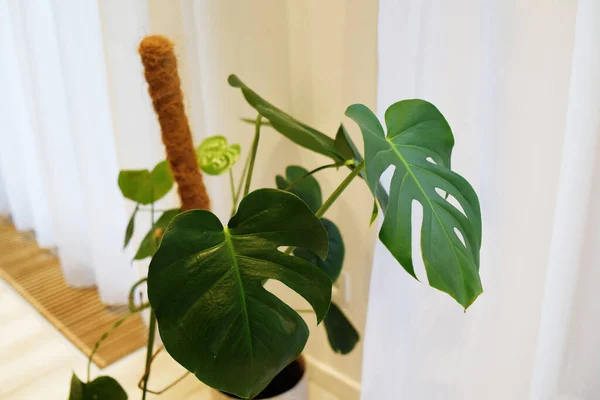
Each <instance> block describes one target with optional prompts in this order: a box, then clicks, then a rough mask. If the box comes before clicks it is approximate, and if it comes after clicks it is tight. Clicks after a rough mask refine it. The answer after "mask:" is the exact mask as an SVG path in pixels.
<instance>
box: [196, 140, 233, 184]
mask: <svg viewBox="0 0 600 400" xmlns="http://www.w3.org/2000/svg"><path fill="white" fill-rule="evenodd" d="M240 152H241V148H240V145H239V144H232V145H228V144H227V138H225V136H211V137H207V138H206V139H204V140H203V141H202V143H200V145H199V146H198V147H197V148H196V157H197V158H198V166H199V167H200V169H202V171H204V172H206V173H207V174H209V175H221V174H223V173H225V172H227V171H229V170H230V169H231V167H233V165H234V164H235V163H236V162H237V161H238V159H239V158H240Z"/></svg>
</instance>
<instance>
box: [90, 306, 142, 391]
mask: <svg viewBox="0 0 600 400" xmlns="http://www.w3.org/2000/svg"><path fill="white" fill-rule="evenodd" d="M133 314H135V313H132V312H129V313H127V314H125V315H124V316H123V317H121V319H119V320H118V321H117V322H115V323H114V325H113V326H111V328H110V329H109V330H107V331H106V332H104V333H103V334H102V336H101V337H100V340H98V341H97V342H96V344H95V345H94V349H93V350H92V353H91V354H90V356H89V357H88V365H87V382H88V383H90V370H91V368H92V359H93V358H94V356H95V355H96V352H97V351H98V348H100V345H101V344H102V342H104V341H105V340H106V339H108V337H109V336H110V334H111V333H113V332H114V330H115V329H117V328H118V327H119V326H121V325H123V323H124V322H125V321H127V319H128V318H129V317H131V316H132V315H133Z"/></svg>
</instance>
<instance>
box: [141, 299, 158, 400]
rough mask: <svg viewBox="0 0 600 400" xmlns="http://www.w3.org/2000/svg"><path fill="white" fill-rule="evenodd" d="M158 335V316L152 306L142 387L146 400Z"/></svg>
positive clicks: (144, 399)
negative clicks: (155, 340)
mask: <svg viewBox="0 0 600 400" xmlns="http://www.w3.org/2000/svg"><path fill="white" fill-rule="evenodd" d="M155 335H156V316H155V315H154V310H152V308H150V326H149V327H148V346H147V347H146V367H145V369H144V387H143V389H142V400H146V392H147V390H148V380H149V379H150V365H151V364H152V351H153V348H154V336H155Z"/></svg>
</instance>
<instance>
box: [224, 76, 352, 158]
mask: <svg viewBox="0 0 600 400" xmlns="http://www.w3.org/2000/svg"><path fill="white" fill-rule="evenodd" d="M228 82H229V84H230V85H231V86H233V87H236V88H240V89H241V90H242V93H243V94H244V97H245V98H246V101H248V103H249V104H250V105H251V106H252V107H254V109H256V111H258V113H260V115H262V116H263V117H265V118H266V119H268V120H269V122H271V125H272V126H273V128H275V129H276V130H277V131H278V132H280V133H281V134H283V135H284V136H286V137H287V138H288V139H290V140H292V141H293V142H295V143H297V144H299V145H300V146H302V147H306V148H307V149H309V150H312V151H315V152H317V153H320V154H323V155H325V156H327V157H331V158H332V159H333V160H335V161H336V162H341V161H344V160H343V157H342V156H341V155H340V154H339V153H338V151H337V150H336V148H335V143H334V140H333V139H332V138H330V137H329V136H327V135H325V134H324V133H321V132H319V131H317V130H316V129H313V128H311V127H310V126H308V125H305V124H303V123H302V122H300V121H298V120H297V119H295V118H293V117H292V116H290V115H289V114H287V113H285V112H283V111H281V110H280V109H278V108H277V107H275V106H274V105H272V104H271V103H269V102H268V101H266V100H264V99H263V98H262V97H260V96H259V95H258V94H256V93H255V92H254V91H253V90H252V89H250V88H249V87H248V86H246V85H245V84H244V83H243V82H242V81H241V80H240V79H239V78H238V77H237V76H235V75H229V78H228Z"/></svg>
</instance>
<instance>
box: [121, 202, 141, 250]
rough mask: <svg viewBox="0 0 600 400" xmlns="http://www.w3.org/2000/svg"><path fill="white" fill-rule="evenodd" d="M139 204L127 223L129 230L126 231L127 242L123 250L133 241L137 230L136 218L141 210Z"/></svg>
mask: <svg viewBox="0 0 600 400" xmlns="http://www.w3.org/2000/svg"><path fill="white" fill-rule="evenodd" d="M139 208H140V206H139V204H136V205H135V210H133V214H131V217H130V218H129V222H128V223H127V228H126V229H125V241H124V244H123V248H125V247H127V245H128V244H129V241H130V240H131V236H133V230H134V228H135V216H136V214H137V212H138V210H139Z"/></svg>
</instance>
